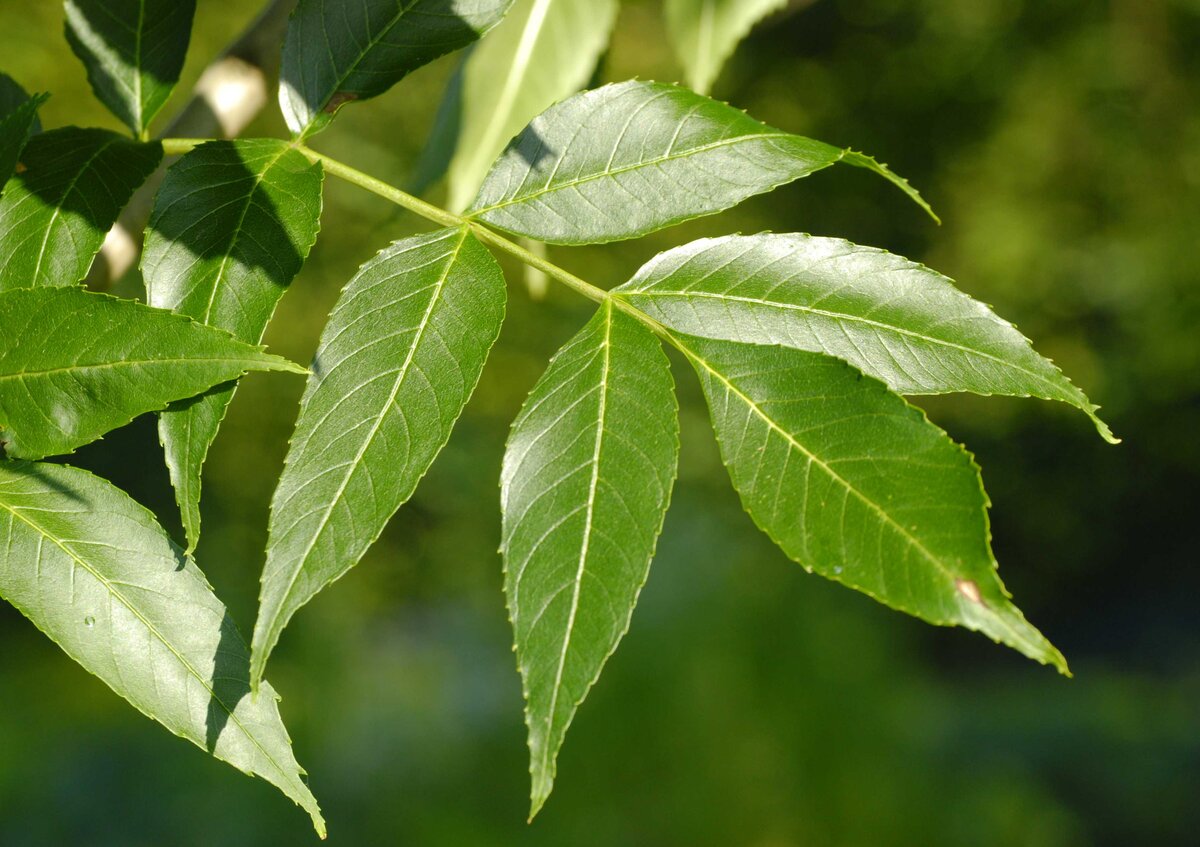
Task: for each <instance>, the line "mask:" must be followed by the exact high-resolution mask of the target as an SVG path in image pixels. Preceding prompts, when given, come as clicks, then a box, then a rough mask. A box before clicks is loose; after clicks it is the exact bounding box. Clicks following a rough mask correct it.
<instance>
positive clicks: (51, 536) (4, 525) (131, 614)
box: [0, 461, 325, 837]
mask: <svg viewBox="0 0 1200 847" xmlns="http://www.w3.org/2000/svg"><path fill="white" fill-rule="evenodd" d="M0 597H3V598H4V599H5V600H7V601H8V602H9V603H11V604H12V605H14V606H16V607H17V609H19V610H20V611H21V613H22V614H24V615H25V616H26V617H27V618H29V619H30V620H31V621H33V623H34V624H35V625H36V626H37V627H38V629H40V630H41V631H42V632H44V633H45V634H46V635H47V636H49V637H50V639H51V640H52V641H54V642H55V643H56V644H58V645H59V646H60V647H62V649H63V650H64V651H65V652H66V653H67V655H68V656H70V657H71V658H72V659H74V660H75V661H76V662H78V663H79V664H80V665H82V666H83V667H84V668H86V669H87V670H88V671H90V672H91V673H93V674H95V675H96V676H98V677H100V679H102V680H104V682H105V683H106V684H107V685H108V686H109V687H110V688H112V690H113V691H115V692H116V693H117V694H119V695H121V696H122V697H124V698H125V699H126V700H128V701H129V702H130V703H132V704H133V705H134V707H135V708H137V709H138V710H139V711H140V712H142V713H143V714H145V715H146V716H148V717H150V718H153V719H154V720H156V721H158V722H159V723H161V724H162V725H163V726H165V727H166V728H167V729H169V730H170V731H171V732H173V733H175V734H176V735H178V736H180V737H181V738H186V739H187V740H188V741H191V742H192V743H193V744H195V745H197V746H198V747H200V748H202V749H204V750H207V751H208V752H210V753H212V755H213V756H215V757H216V758H218V759H220V760H222V761H225V762H228V763H229V764H231V765H233V766H234V767H235V768H237V769H238V770H241V771H243V772H245V773H248V774H250V775H252V776H260V777H262V778H263V779H265V780H267V781H268V782H270V783H271V784H272V785H275V786H276V787H278V788H279V790H280V791H282V792H283V793H284V794H285V795H287V796H288V797H290V798H291V799H292V800H294V801H295V802H296V803H297V804H298V805H300V806H301V807H302V808H303V809H304V810H305V811H307V812H308V813H309V814H310V815H311V816H312V820H313V826H315V827H316V830H317V832H318V833H319V834H320V835H321V836H322V837H324V834H325V822H324V820H322V819H321V812H320V809H319V808H318V807H317V801H316V799H315V798H314V797H313V796H312V793H311V792H309V790H308V786H307V785H305V783H304V780H303V779H302V777H303V775H304V770H303V769H302V768H301V767H300V765H299V764H297V762H296V759H295V757H294V756H293V755H292V747H291V740H290V739H289V738H288V734H287V730H286V729H285V728H284V725H283V721H282V719H281V718H280V716H279V706H278V699H279V698H278V695H276V694H275V691H274V690H273V689H271V688H270V686H268V685H265V684H264V686H263V690H262V691H261V692H260V693H259V696H258V697H257V699H255V698H252V697H251V696H250V679H249V675H248V667H249V655H248V653H247V650H246V645H245V643H244V642H243V641H242V638H241V635H239V634H238V631H237V627H236V626H235V625H234V623H233V619H232V618H231V617H230V616H229V614H228V612H226V610H225V607H224V606H223V605H222V604H221V601H220V600H218V599H217V598H216V595H214V594H213V592H212V589H211V588H209V586H208V582H207V581H206V580H205V578H204V575H203V574H202V573H201V572H200V569H199V568H197V567H196V565H195V563H194V562H192V560H191V559H190V558H187V557H185V556H184V555H183V553H182V552H180V550H179V548H178V547H176V546H175V545H173V544H172V543H171V541H170V539H169V538H167V535H166V533H165V532H163V530H162V528H161V527H160V526H159V525H158V523H157V522H156V521H155V520H154V516H153V515H151V514H150V512H148V511H147V510H146V509H144V508H142V507H141V506H140V505H138V504H137V503H136V502H134V501H133V500H132V499H131V498H130V497H129V496H128V495H127V494H125V492H123V491H121V490H120V489H119V488H117V487H116V486H114V485H112V484H110V483H108V482H106V481H105V480H103V479H100V478H99V477H95V476H92V475H91V474H89V473H87V472H86V471H81V470H77V469H75V468H69V467H63V466H60V465H49V464H33V463H29V462H12V461H9V462H0Z"/></svg>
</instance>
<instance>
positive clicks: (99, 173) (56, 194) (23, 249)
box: [0, 127, 162, 291]
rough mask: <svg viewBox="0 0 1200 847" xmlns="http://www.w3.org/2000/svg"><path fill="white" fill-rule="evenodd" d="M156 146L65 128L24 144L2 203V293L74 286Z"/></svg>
mask: <svg viewBox="0 0 1200 847" xmlns="http://www.w3.org/2000/svg"><path fill="white" fill-rule="evenodd" d="M161 158H162V148H161V147H160V146H159V145H158V144H157V143H153V144H144V143H141V142H137V141H131V140H130V139H128V138H123V137H121V136H120V135H117V134H116V133H113V132H109V131H108V130H103V129H80V128H79V127H64V128H63V129H52V130H50V131H48V132H43V133H41V134H40V135H35V136H34V137H33V138H31V139H29V142H28V143H27V144H26V145H25V149H24V151H23V152H22V153H21V164H22V165H24V166H25V167H24V170H22V171H21V173H19V174H17V175H16V176H15V177H13V178H12V179H10V180H9V181H8V185H7V186H5V189H4V196H3V197H0V291H5V290H8V289H12V288H30V287H34V286H65V285H75V284H77V283H79V282H80V281H81V280H83V278H84V277H85V276H87V272H88V268H90V267H91V265H92V259H94V258H95V256H96V253H98V252H99V250H100V245H102V244H103V243H104V236H105V235H106V234H107V233H108V230H109V228H110V227H111V226H112V225H113V222H114V221H115V220H116V219H117V215H118V214H120V212H121V209H122V207H124V205H125V204H126V203H128V202H129V198H130V196H131V195H132V194H133V192H134V190H135V189H136V188H137V187H138V186H139V185H141V184H142V183H143V182H145V180H146V177H148V176H149V175H150V173H151V172H152V171H153V170H154V169H155V168H156V167H158V162H159V160H160V159H161Z"/></svg>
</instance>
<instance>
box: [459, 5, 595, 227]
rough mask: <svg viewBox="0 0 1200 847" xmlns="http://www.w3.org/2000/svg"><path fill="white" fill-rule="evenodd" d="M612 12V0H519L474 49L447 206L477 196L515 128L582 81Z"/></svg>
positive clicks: (587, 75)
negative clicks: (493, 163)
mask: <svg viewBox="0 0 1200 847" xmlns="http://www.w3.org/2000/svg"><path fill="white" fill-rule="evenodd" d="M616 16H617V2H616V0H516V2H515V3H514V4H513V7H512V10H511V11H510V12H509V13H508V15H507V16H506V17H505V19H504V20H503V21H502V22H501V23H500V25H499V26H497V27H496V29H495V31H494V32H492V33H489V34H488V37H487V38H486V39H484V40H483V41H482V42H480V44H479V45H478V46H477V47H475V48H474V49H473V50H472V51H471V53H470V55H469V56H468V57H467V58H466V59H465V60H464V62H465V66H464V68H463V71H462V78H461V80H459V84H460V85H461V91H460V92H459V93H458V96H460V97H461V101H460V103H459V106H458V108H459V109H460V110H461V117H460V129H459V133H458V139H457V144H456V146H455V151H454V158H453V159H452V160H451V161H450V168H449V173H448V179H449V183H450V195H449V200H448V201H447V202H448V204H449V208H450V210H451V211H455V212H457V211H461V210H462V209H465V208H466V207H467V204H469V203H470V202H471V201H472V200H473V199H474V198H475V195H476V193H477V192H478V191H479V186H480V185H481V184H482V183H483V178H484V176H485V175H486V174H487V172H488V169H489V168H490V167H491V165H492V162H494V161H495V160H496V157H497V156H499V155H500V152H501V151H502V150H503V149H504V146H505V145H506V144H508V142H509V141H510V140H511V139H512V138H513V136H515V135H516V134H517V133H518V132H520V131H521V130H522V129H524V128H525V126H526V125H527V124H528V123H529V122H530V121H531V120H533V118H534V117H536V116H537V115H539V114H541V113H542V112H543V111H545V110H546V109H548V108H550V107H551V106H553V105H554V104H555V103H557V102H558V101H559V100H561V99H563V98H564V97H566V96H568V95H570V94H574V93H575V92H576V91H579V89H581V88H583V87H584V86H585V85H587V82H588V79H590V78H591V75H592V71H593V70H594V69H595V67H596V62H597V61H598V60H599V58H600V54H601V53H603V52H604V48H605V47H606V46H607V44H608V36H609V32H610V31H611V29H612V25H613V21H614V20H615V19H616Z"/></svg>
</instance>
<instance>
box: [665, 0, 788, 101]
mask: <svg viewBox="0 0 1200 847" xmlns="http://www.w3.org/2000/svg"><path fill="white" fill-rule="evenodd" d="M786 5H787V0H665V2H664V3H663V11H664V12H665V13H666V19H667V36H668V37H669V38H670V40H671V46H672V47H673V48H674V49H675V55H676V56H678V57H679V61H680V62H681V63H682V64H683V69H684V71H685V72H686V74H687V84H688V85H689V86H690V87H691V88H692V89H693V90H695V91H698V92H700V93H701V94H707V93H708V92H709V90H710V89H711V88H712V84H713V81H714V80H716V78H717V75H718V74H720V73H721V67H722V66H723V65H724V64H725V61H726V60H727V59H728V58H729V57H730V56H731V55H733V51H734V48H736V47H737V45H738V42H740V41H741V40H742V39H743V38H745V37H746V34H747V33H749V32H750V30H751V29H752V28H753V27H754V25H755V24H756V23H758V22H759V21H761V20H762V19H763V18H765V17H766V16H767V15H769V14H771V13H772V12H775V11H778V10H779V9H782V8H783V7H784V6H786Z"/></svg>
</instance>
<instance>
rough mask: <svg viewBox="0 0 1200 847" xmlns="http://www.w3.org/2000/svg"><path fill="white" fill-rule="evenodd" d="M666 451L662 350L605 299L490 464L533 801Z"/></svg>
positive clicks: (670, 462)
mask: <svg viewBox="0 0 1200 847" xmlns="http://www.w3.org/2000/svg"><path fill="white" fill-rule="evenodd" d="M678 453H679V426H678V421H677V415H676V405H675V395H674V386H673V383H672V381H671V374H670V370H669V368H668V364H667V359H666V356H664V355H663V352H662V348H661V347H660V345H659V343H658V340H657V339H656V338H655V337H654V336H653V335H652V334H651V333H650V331H649V330H647V329H646V328H645V327H643V326H642V325H641V324H640V323H638V322H637V321H636V320H634V319H633V318H631V317H629V316H628V315H625V314H623V313H621V312H619V311H616V310H615V309H614V308H613V306H612V304H611V303H606V304H605V305H603V306H602V307H601V308H600V311H599V312H598V313H597V314H596V316H595V317H594V318H592V320H591V321H590V322H589V323H588V324H587V326H585V327H584V328H583V329H582V330H581V331H580V332H579V333H578V334H577V335H576V336H575V337H574V338H572V339H571V340H570V341H568V342H567V344H566V345H564V346H563V348H562V349H561V350H560V351H559V352H558V353H557V354H556V355H555V357H554V359H553V360H552V361H551V363H550V366H549V368H548V369H547V370H546V372H545V374H544V375H543V376H542V378H541V379H540V380H539V381H538V383H537V385H535V386H534V388H533V390H532V391H531V392H530V395H529V398H528V399H527V400H526V401H525V405H524V407H523V408H522V410H521V413H520V415H519V416H518V417H517V419H516V421H515V422H514V423H513V428H512V434H511V435H510V436H509V440H508V447H507V450H506V451H505V454H504V467H503V471H502V472H501V477H500V501H501V512H502V514H503V529H502V532H501V537H502V541H501V552H502V553H503V554H504V564H505V577H504V590H505V595H506V597H507V602H508V609H509V617H510V619H511V621H512V626H513V633H514V639H515V644H516V651H517V664H518V667H519V669H520V672H521V678H522V682H523V687H524V691H525V701H526V708H525V721H526V724H527V725H528V728H529V752H530V773H531V775H532V778H533V785H532V795H531V796H532V814H536V813H537V811H538V809H539V808H541V806H542V804H543V803H544V802H545V800H546V798H547V797H548V796H549V794H550V789H551V787H552V785H553V782H554V773H555V758H556V757H557V755H558V750H559V748H560V747H561V746H562V742H563V738H564V736H565V735H566V731H567V727H568V725H569V724H570V723H571V719H572V717H573V716H574V714H575V711H576V709H577V708H578V706H579V704H580V703H581V702H583V699H584V697H585V696H586V695H587V692H588V689H590V688H591V686H592V684H593V683H595V681H596V679H597V678H598V677H599V675H600V670H601V668H602V667H603V666H604V663H605V661H607V659H608V657H609V656H610V655H612V652H613V651H614V650H615V649H616V647H617V642H619V641H620V640H621V637H622V636H623V635H624V634H625V632H626V630H627V629H628V628H629V619H630V615H631V614H632V613H633V607H634V604H635V603H636V602H637V596H638V592H639V591H640V590H641V587H642V585H643V584H644V583H645V581H646V575H647V573H648V572H649V568H650V559H651V557H652V556H653V554H654V547H655V543H656V541H657V539H658V534H659V531H660V530H661V528H662V522H663V516H664V515H665V513H666V510H667V503H668V500H669V499H670V492H671V485H672V483H673V482H674V480H675V471H676V464H677V459H678Z"/></svg>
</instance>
